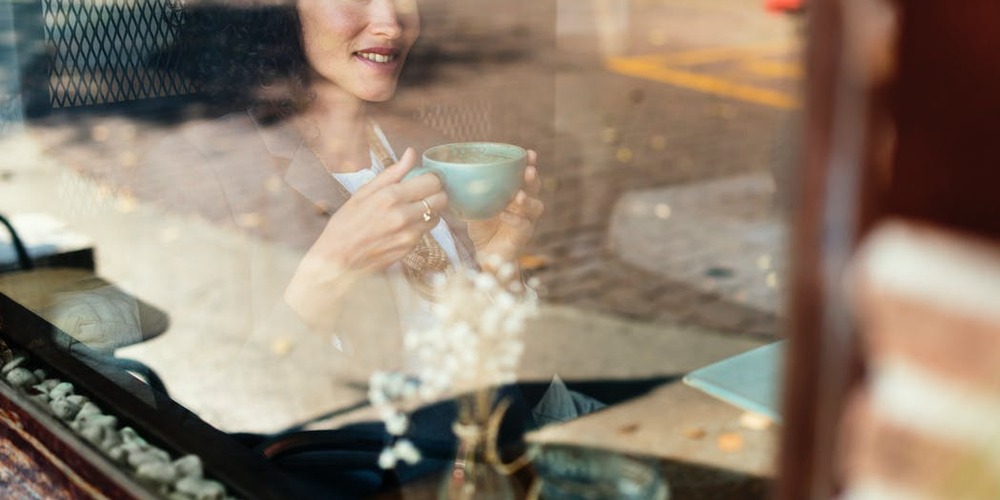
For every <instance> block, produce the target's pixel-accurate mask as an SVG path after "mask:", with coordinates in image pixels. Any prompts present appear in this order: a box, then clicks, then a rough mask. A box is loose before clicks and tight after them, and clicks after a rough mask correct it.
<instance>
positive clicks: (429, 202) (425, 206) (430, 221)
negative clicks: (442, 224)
mask: <svg viewBox="0 0 1000 500" xmlns="http://www.w3.org/2000/svg"><path fill="white" fill-rule="evenodd" d="M408 208H409V212H411V213H413V214H414V216H413V217H412V220H415V221H418V222H420V223H422V224H425V225H427V226H428V227H427V229H430V228H433V227H434V226H436V225H437V223H438V219H440V217H441V212H443V211H445V210H446V209H447V208H448V195H447V194H445V192H444V191H438V192H437V193H434V194H432V195H430V196H428V197H426V198H421V199H419V200H417V201H415V202H413V203H410V204H409V207H408Z"/></svg>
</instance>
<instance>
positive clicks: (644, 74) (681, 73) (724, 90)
mask: <svg viewBox="0 0 1000 500" xmlns="http://www.w3.org/2000/svg"><path fill="white" fill-rule="evenodd" d="M605 64H606V66H607V67H608V69H610V70H611V71H614V72H617V73H620V74H623V75H626V76H633V77H637V78H644V79H647V80H653V81H658V82H662V83H667V84H670V85H676V86H678V87H683V88H687V89H691V90H696V91H699V92H704V93H707V94H714V95H719V96H723V97H731V98H733V99H740V100H743V101H747V102H752V103H755V104H762V105H765V106H773V107H775V108H780V109H795V108H797V107H798V102H797V101H796V99H795V98H793V97H791V96H789V95H787V94H785V93H782V92H778V91H775V90H770V89H764V88H759V87H754V86H751V85H744V84H741V83H737V82H734V81H730V80H726V79H722V78H716V77H714V76H708V75H702V74H698V73H693V72H690V71H685V70H677V69H672V68H669V67H667V66H665V65H662V64H656V59H655V58H654V59H652V60H651V59H650V58H648V57H647V58H628V57H614V58H609V59H608V60H607V61H606V62H605Z"/></svg>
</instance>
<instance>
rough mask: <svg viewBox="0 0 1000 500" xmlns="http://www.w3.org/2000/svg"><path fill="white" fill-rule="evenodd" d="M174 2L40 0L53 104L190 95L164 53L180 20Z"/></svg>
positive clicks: (175, 63) (174, 61)
mask: <svg viewBox="0 0 1000 500" xmlns="http://www.w3.org/2000/svg"><path fill="white" fill-rule="evenodd" d="M179 1H180V0H42V4H43V13H44V16H45V36H46V38H47V39H48V41H49V43H50V44H51V49H52V52H51V53H50V54H49V66H50V73H49V101H50V104H51V106H52V108H68V107H75V106H86V105H93V104H106V103H116V102H125V101H135V100H140V99H149V98H154V97H170V96H177V95H185V94H190V93H192V92H193V91H194V89H193V88H192V85H191V83H190V82H189V81H187V80H186V79H185V78H184V77H183V76H181V72H180V71H178V69H179V68H180V64H181V63H182V61H181V58H180V57H179V56H178V55H177V54H178V52H177V51H166V50H164V49H166V48H167V47H168V46H169V45H170V44H171V43H173V41H174V38H175V37H176V35H177V33H178V30H179V29H180V27H181V26H182V24H183V23H184V12H183V10H182V9H181V6H180V4H179V3H178V2H179ZM169 54H173V55H169Z"/></svg>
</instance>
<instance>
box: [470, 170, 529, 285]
mask: <svg viewBox="0 0 1000 500" xmlns="http://www.w3.org/2000/svg"><path fill="white" fill-rule="evenodd" d="M537 157H538V154H537V153H535V152H534V151H531V150H528V166H527V167H526V168H525V169H524V187H523V188H522V189H521V190H520V191H518V192H517V194H516V195H514V200H513V201H511V202H510V204H509V205H507V207H506V208H504V210H503V211H502V212H500V213H499V214H498V215H497V216H496V217H493V218H491V219H487V220H481V221H469V223H468V231H469V237H470V238H471V239H472V243H473V244H474V245H475V247H476V258H477V259H478V260H479V264H480V265H483V264H485V262H484V261H485V259H487V258H490V257H489V256H491V255H495V256H497V257H499V258H500V259H501V261H503V262H513V261H514V259H516V258H517V257H518V255H519V254H520V253H521V251H522V250H523V249H524V246H525V245H527V244H528V241H529V240H530V239H531V235H532V234H533V233H534V231H535V222H536V221H537V220H538V218H539V217H541V216H542V213H543V212H544V211H545V205H544V204H543V203H542V201H541V200H539V199H538V193H539V192H540V191H541V187H542V182H541V180H540V179H539V178H538V168H537V167H536V166H535V162H536V161H537Z"/></svg>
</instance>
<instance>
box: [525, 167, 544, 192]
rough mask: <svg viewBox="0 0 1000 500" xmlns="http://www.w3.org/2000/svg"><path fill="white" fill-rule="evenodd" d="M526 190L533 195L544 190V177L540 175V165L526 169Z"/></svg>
mask: <svg viewBox="0 0 1000 500" xmlns="http://www.w3.org/2000/svg"><path fill="white" fill-rule="evenodd" d="M524 191H525V192H527V193H528V194H530V195H532V196H537V195H538V193H540V192H541V191H542V179H541V178H540V177H539V175H538V167H536V166H534V165H528V167H527V168H525V169H524Z"/></svg>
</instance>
